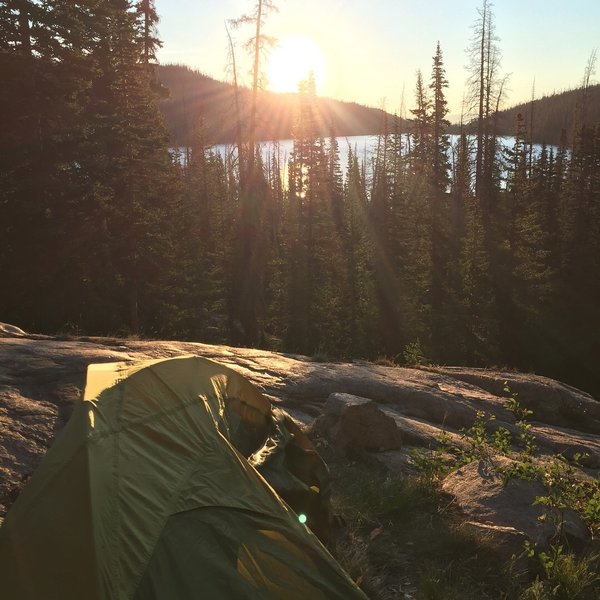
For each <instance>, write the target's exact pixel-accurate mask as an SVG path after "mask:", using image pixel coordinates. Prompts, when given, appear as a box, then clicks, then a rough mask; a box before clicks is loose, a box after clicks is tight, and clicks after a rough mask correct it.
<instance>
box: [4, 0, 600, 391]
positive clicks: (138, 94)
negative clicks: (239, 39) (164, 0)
mask: <svg viewBox="0 0 600 600" xmlns="http://www.w3.org/2000/svg"><path fill="white" fill-rule="evenodd" d="M257 4H262V2H259V3H257ZM265 6H266V7H268V6H272V3H271V2H266V3H265ZM264 18H266V15H265V14H264V13H263V14H261V15H259V16H258V17H256V22H254V23H253V25H252V27H253V31H255V32H256V37H255V44H256V45H259V44H260V43H261V41H262V35H263V34H262V33H261V25H262V23H263V20H264ZM156 20H157V17H156V12H155V10H154V7H153V2H152V1H151V0H142V1H140V2H132V1H130V0H94V1H93V2H92V1H84V2H77V3H73V2H70V1H67V0H48V1H46V2H43V3H42V2H35V1H33V0H31V1H29V0H13V1H12V2H3V3H1V4H0V69H1V72H2V75H3V86H2V88H1V90H0V119H1V120H2V122H1V124H0V186H1V187H0V190H1V194H2V195H1V200H0V236H1V237H0V239H1V242H0V272H1V273H2V290H3V291H2V294H1V296H0V317H1V319H2V320H3V321H8V322H13V323H15V324H17V325H19V326H21V327H25V328H29V329H32V330H36V331H40V332H51V333H56V332H63V333H82V334H90V335H91V334H113V335H130V334H135V335H143V336H148V337H150V336H156V337H158V336H160V337H163V338H178V339H192V340H200V341H212V342H229V343H235V344H241V345H253V346H262V347H269V348H274V349H279V350H284V351H292V352H299V353H304V354H308V355H315V356H328V357H331V358H333V357H340V358H351V357H355V358H359V357H360V358H371V359H374V358H377V357H387V358H388V359H391V360H396V361H399V362H409V363H413V362H418V361H424V360H429V361H435V362H437V363H448V364H460V363H462V364H470V365H490V364H495V365H502V366H510V367H515V368H519V369H522V370H534V371H537V372H540V373H544V374H548V375H551V376H554V377H557V378H561V379H563V380H565V381H567V382H571V383H573V384H575V385H578V386H580V387H582V388H584V389H587V390H588V391H591V392H593V393H596V394H600V370H599V369H598V364H599V361H600V342H599V340H598V335H597V331H596V329H597V326H598V323H599V322H600V318H599V317H600V124H598V123H597V122H595V123H594V122H593V121H591V120H590V119H589V118H588V117H589V114H590V111H588V110H586V108H587V106H588V105H589V90H590V87H591V86H590V85H584V87H583V88H582V89H581V90H579V92H574V93H575V94H576V97H577V101H576V103H575V108H574V113H573V116H572V119H573V125H572V128H571V131H572V134H570V135H569V133H568V132H567V131H562V132H559V133H557V135H558V137H559V139H560V143H559V144H558V146H557V147H546V146H544V147H543V148H542V149H541V152H534V149H533V146H532V145H531V144H530V143H529V140H530V137H529V132H530V128H531V123H532V121H533V124H534V130H535V127H536V125H535V116H534V118H533V119H531V118H527V117H526V115H525V114H524V113H518V114H517V115H516V116H515V122H514V127H513V135H514V136H515V137H514V140H515V141H514V145H513V146H512V147H511V148H509V149H508V150H502V149H501V147H500V145H499V142H498V135H499V133H500V131H499V127H498V119H497V112H498V106H499V105H500V102H499V101H498V100H499V97H500V95H501V94H502V77H501V75H500V73H498V72H497V69H496V66H497V65H498V64H499V60H498V53H499V48H497V46H496V43H495V42H494V41H493V39H492V37H491V32H492V31H493V27H492V25H493V15H492V13H491V12H490V10H489V4H488V3H487V1H484V2H483V5H482V10H481V11H480V13H479V16H478V20H477V22H476V24H475V27H474V29H473V31H474V38H473V40H472V47H473V48H474V49H475V50H476V51H475V52H472V59H473V65H472V67H471V80H470V90H471V92H472V96H473V106H474V114H475V118H474V121H473V125H472V132H471V133H470V134H469V135H467V132H466V130H465V129H464V128H463V129H462V130H461V134H460V136H459V138H458V141H457V142H456V144H454V145H451V142H450V138H449V136H448V130H449V123H448V121H447V112H448V109H447V104H446V100H445V90H446V88H447V85H448V83H447V80H446V75H445V69H444V63H443V56H442V51H441V49H440V46H439V45H438V47H437V48H436V49H433V50H434V51H435V53H434V56H433V62H432V66H431V71H430V73H431V74H430V76H424V75H422V74H421V73H419V74H418V77H417V81H416V90H415V96H414V102H413V108H412V110H411V115H412V119H411V125H410V127H411V132H410V136H409V137H408V139H407V138H406V136H401V135H400V133H401V132H400V127H399V126H398V123H396V122H393V121H392V122H389V123H387V124H386V121H385V120H384V122H383V123H382V124H381V126H380V127H381V131H382V133H381V135H380V136H379V143H378V147H377V151H376V152H375V154H374V156H369V157H366V158H365V157H363V156H356V155H354V154H353V153H352V152H350V156H349V159H348V163H347V164H346V165H341V164H340V158H339V149H338V147H337V142H336V139H335V134H336V133H337V132H336V131H335V125H333V126H332V124H331V122H330V121H329V118H328V117H327V116H323V114H322V113H321V108H320V107H321V106H322V105H321V104H320V103H319V102H318V99H317V98H316V95H315V89H314V82H313V81H312V80H311V79H310V78H309V79H308V80H307V81H306V82H303V84H302V85H301V87H300V91H299V94H298V100H297V103H296V108H295V116H294V126H293V131H292V136H293V140H294V147H293V153H292V156H291V158H290V161H289V164H288V165H282V164H280V163H279V160H278V158H277V157H276V156H274V157H273V159H272V160H271V161H270V162H265V161H263V160H262V159H261V156H260V154H259V153H258V152H257V150H256V141H257V139H260V138H259V137H258V136H259V133H260V130H259V124H258V117H257V112H258V111H257V98H258V96H259V94H258V89H257V87H256V81H257V80H258V78H257V77H256V78H255V85H254V86H253V89H252V90H250V97H249V100H248V102H249V108H248V110H249V114H248V118H247V119H245V120H244V121H242V119H241V118H240V113H239V110H236V107H235V97H234V106H233V107H232V109H231V115H230V117H229V119H230V122H231V123H232V124H233V129H234V139H235V146H236V152H234V153H231V154H229V155H226V156H222V155H220V154H217V153H215V152H213V151H211V149H210V144H211V143H212V142H213V141H214V140H213V139H211V133H210V128H209V125H208V124H207V123H206V119H204V118H203V115H195V118H194V119H193V122H192V123H191V124H190V131H191V134H190V138H189V143H188V148H187V151H186V159H185V160H177V159H175V158H174V157H173V156H172V155H171V154H170V153H169V150H168V148H169V145H170V144H172V143H173V141H172V140H169V138H168V135H167V130H166V128H165V125H164V123H163V121H162V118H161V114H160V111H159V108H158V104H159V102H160V100H161V99H164V97H165V91H164V87H163V86H162V85H161V84H160V83H159V82H158V80H157V77H156V68H155V64H154V63H155V58H154V52H155V50H156V48H157V44H158V43H159V42H158V40H157V34H156V28H155V24H156ZM478 48H479V49H481V52H478V51H477V49H478ZM255 57H256V58H255V62H254V71H255V73H257V72H258V70H259V69H260V59H259V53H258V52H256V54H255ZM588 83H589V81H588ZM570 118H571V117H570ZM324 131H328V132H330V134H332V135H331V136H329V137H327V136H325V135H324V133H323V132H324Z"/></svg>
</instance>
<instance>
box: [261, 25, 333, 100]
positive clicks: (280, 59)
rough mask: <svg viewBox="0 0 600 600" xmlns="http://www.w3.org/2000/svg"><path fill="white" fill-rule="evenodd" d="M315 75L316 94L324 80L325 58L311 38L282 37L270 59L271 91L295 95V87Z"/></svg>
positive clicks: (269, 77)
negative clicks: (309, 76) (311, 73)
mask: <svg viewBox="0 0 600 600" xmlns="http://www.w3.org/2000/svg"><path fill="white" fill-rule="evenodd" d="M311 71H312V72H313V73H314V76H315V83H316V84H317V92H318V91H319V89H321V87H322V85H323V82H324V79H325V57H324V55H323V52H322V50H321V49H320V48H319V46H318V45H317V44H316V43H315V42H314V41H312V40H311V39H310V38H307V37H302V36H290V37H285V38H283V39H282V40H281V41H280V43H279V44H278V45H277V47H276V48H275V49H274V50H273V51H272V53H271V55H270V57H269V66H268V70H267V78H268V86H269V89H271V90H272V91H274V92H297V91H298V84H299V83H300V82H301V81H302V80H303V79H306V78H307V77H308V74H309V73H310V72H311Z"/></svg>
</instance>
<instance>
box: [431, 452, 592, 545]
mask: <svg viewBox="0 0 600 600" xmlns="http://www.w3.org/2000/svg"><path fill="white" fill-rule="evenodd" d="M495 462H497V463H499V464H496V465H495V467H496V468H498V467H500V468H502V467H507V466H508V464H509V463H510V462H511V461H510V460H508V459H506V458H503V457H497V459H496V461H495ZM442 488H443V490H444V491H445V492H446V493H448V494H451V495H452V496H454V497H455V498H456V501H457V502H458V504H459V505H460V506H461V509H462V512H463V513H464V515H465V517H466V519H467V523H468V524H473V526H474V527H475V528H478V529H479V530H482V529H484V528H485V529H487V530H488V532H489V533H494V534H495V535H496V537H497V538H499V539H503V538H505V537H506V536H508V537H511V538H512V537H513V536H514V535H515V534H517V535H520V536H523V537H525V538H527V539H529V540H530V541H532V542H534V543H535V544H537V545H540V546H541V547H546V546H548V544H549V543H550V542H551V541H552V540H553V538H554V536H555V535H556V532H557V528H558V527H559V526H560V527H561V528H562V531H563V533H564V534H565V535H567V536H568V537H569V538H570V540H572V541H575V542H579V543H584V542H585V541H586V540H587V538H588V531H587V528H586V526H585V524H584V523H583V521H582V520H581V519H580V518H579V517H578V516H577V514H576V513H574V512H573V511H572V510H569V509H563V510H561V511H558V510H554V509H550V508H548V507H545V506H541V505H539V504H534V502H535V499H536V498H537V497H539V496H544V495H545V493H546V492H545V490H544V487H543V486H542V485H541V484H540V483H539V482H536V481H526V480H523V479H516V478H512V479H509V481H508V482H505V481H504V480H503V478H502V477H501V476H500V475H499V474H498V472H497V471H496V469H492V468H490V464H489V463H487V462H486V461H482V460H480V461H474V462H472V463H469V464H468V465H465V466H464V467H461V468H460V469H457V470H456V471H455V472H454V473H452V474H450V475H449V476H448V477H446V479H445V480H444V483H443V485H442ZM559 524H560V525H559Z"/></svg>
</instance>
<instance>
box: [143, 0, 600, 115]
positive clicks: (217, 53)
mask: <svg viewBox="0 0 600 600" xmlns="http://www.w3.org/2000/svg"><path fill="white" fill-rule="evenodd" d="M275 3H276V4H277V6H278V7H279V14H274V15H272V16H271V17H269V19H268V22H267V25H266V28H265V33H267V34H269V35H273V36H275V37H277V38H278V39H279V41H280V43H281V46H282V48H281V50H280V51H279V52H273V62H274V63H275V62H276V61H279V63H280V64H281V63H282V62H283V64H289V65H290V66H289V68H288V69H285V68H283V69H281V68H279V69H277V68H276V67H275V66H273V67H272V69H271V70H269V68H268V67H267V68H266V69H265V70H266V71H267V73H268V74H269V77H270V80H271V81H270V85H269V88H270V89H274V90H275V91H279V90H280V89H283V88H284V87H285V86H286V85H288V86H289V85H294V81H293V80H294V78H300V77H301V75H302V73H303V72H304V70H305V69H307V68H310V67H312V68H313V69H314V70H315V71H316V75H317V93H318V94H319V95H320V96H327V97H331V98H337V99H340V100H347V101H354V102H359V103H361V104H366V105H369V106H376V107H380V106H382V105H384V106H385V108H386V110H388V111H389V112H400V107H401V104H402V95H403V90H404V97H405V104H406V109H407V110H408V109H410V108H412V107H413V104H414V88H415V80H416V77H415V74H416V71H417V69H421V70H422V71H423V75H424V77H425V79H426V80H427V81H428V80H429V76H430V73H431V65H432V56H433V54H434V52H435V47H436V44H437V42H438V40H439V42H440V44H441V48H442V52H443V56H444V64H445V67H446V74H447V78H448V81H449V84H450V87H449V89H448V91H447V99H448V102H449V105H450V106H449V107H450V113H451V116H452V117H457V116H458V115H459V114H460V111H461V103H462V97H463V92H464V87H465V81H466V79H467V76H468V75H467V72H466V69H465V65H466V64H467V62H468V59H467V54H466V48H467V46H468V45H469V41H470V39H471V36H472V33H473V31H472V26H473V23H474V22H475V20H476V18H477V8H478V7H479V6H480V5H481V1H480V0H368V1H365V0H275ZM155 4H156V8H157V11H158V13H159V15H160V17H161V22H160V24H159V35H160V38H161V39H162V40H163V43H164V46H163V48H162V49H161V51H160V53H159V60H160V62H162V63H181V64H185V65H188V66H190V67H192V68H195V69H198V70H200V71H202V72H203V73H205V74H207V75H210V76H211V77H214V78H215V79H220V80H225V81H229V80H230V79H231V77H230V74H228V73H227V71H226V69H227V63H228V59H227V55H228V42H227V35H226V32H225V25H224V23H225V21H226V20H227V19H231V18H236V17H239V16H241V15H242V14H243V13H250V12H251V11H252V9H253V7H254V5H255V0H204V1H202V2H200V1H198V0H155ZM493 11H494V14H495V23H496V32H497V35H498V37H499V38H500V42H499V44H500V48H501V52H502V72H503V73H511V77H510V80H509V96H508V105H513V104H517V103H518V102H521V101H526V100H528V99H529V98H530V97H531V93H532V85H533V83H534V80H535V91H536V96H537V97H539V96H542V95H544V94H550V93H552V92H554V91H562V90H565V89H568V88H572V87H576V86H577V85H579V83H580V82H581V80H582V77H583V72H584V69H585V66H586V64H587V61H588V58H589V57H590V54H591V52H592V51H593V50H594V49H595V48H597V49H598V53H599V55H600V0H569V1H568V2H566V1H564V0H496V2H495V3H494V5H493ZM233 35H234V37H235V39H236V41H238V42H240V43H241V42H243V41H245V40H246V39H247V38H248V37H250V35H251V31H250V28H249V27H247V28H245V29H244V30H238V31H235V32H233ZM289 38H292V39H291V40H290V39H289ZM298 47H301V48H303V49H304V53H305V54H306V55H308V56H310V57H311V58H310V60H309V61H307V62H309V63H310V64H309V65H308V66H307V65H306V64H304V63H303V62H302V61H298V60H296V61H294V62H292V59H291V56H294V55H298V51H297V48H298ZM286 48H287V50H286ZM236 56H237V60H238V62H242V59H244V61H245V62H243V63H242V66H241V67H240V71H242V73H241V74H242V75H243V76H244V77H245V83H249V82H250V77H249V75H248V71H249V63H248V62H247V61H246V59H245V57H244V56H243V51H242V50H241V49H240V50H238V52H237V55H236ZM286 57H287V58H288V60H287V61H286ZM598 63H599V64H598V69H597V73H596V76H595V78H594V79H595V80H596V81H597V80H598V79H599V75H600V57H599V61H598ZM296 73H298V74H297V75H296ZM284 78H286V79H287V83H284V81H283V80H284ZM290 79H291V83H290Z"/></svg>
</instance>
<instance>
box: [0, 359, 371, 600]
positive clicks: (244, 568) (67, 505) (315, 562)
mask: <svg viewBox="0 0 600 600" xmlns="http://www.w3.org/2000/svg"><path fill="white" fill-rule="evenodd" d="M274 426H275V432H276V435H275V436H272V437H271V438H269V437H268V436H267V439H266V441H267V444H266V446H267V447H268V448H267V450H266V451H261V448H264V446H265V436H266V432H269V431H272V430H273V428H274ZM290 429H291V430H293V427H290V428H288V427H286V426H285V419H284V418H283V417H282V415H281V412H280V411H279V412H277V411H275V412H274V411H273V410H272V409H271V405H270V403H269V401H268V400H267V399H266V398H265V397H264V396H262V395H261V394H260V392H259V391H258V390H257V389H256V388H255V387H254V386H252V384H250V382H248V381H247V380H246V379H244V378H243V377H242V376H241V375H239V374H238V373H236V372H234V371H232V370H231V369H228V368H227V367H224V366H222V365H219V364H217V363H214V362H212V361H209V360H206V359H203V358H200V357H195V356H189V357H178V358H174V359H167V360H160V361H150V362H147V363H143V364H141V365H136V366H131V365H128V364H124V363H112V364H103V365H90V367H89V369H88V380H87V384H86V390H85V393H84V398H83V401H82V402H79V403H78V404H77V405H76V407H75V409H74V412H73V415H72V417H71V419H70V421H69V423H68V424H67V425H66V427H65V428H64V429H63V431H62V432H61V433H60V434H59V436H58V437H57V439H56V441H55V443H54V444H53V446H52V447H51V448H50V450H49V451H48V453H47V454H46V456H45V457H44V460H43V461H42V463H41V465H40V466H39V468H38V470H37V471H36V472H35V473H34V475H33V476H32V477H31V479H30V481H29V482H28V484H27V485H26V487H25V489H24V490H23V491H22V493H21V495H20V496H19V498H18V499H17V501H16V502H15V504H14V505H13V506H12V508H11V509H10V511H9V513H8V514H7V516H6V519H5V521H4V523H3V525H2V527H1V528H0V577H1V581H2V590H3V595H4V594H5V595H6V597H7V598H21V599H25V600H26V599H29V598H32V599H33V598H36V599H38V598H45V599H49V600H53V599H54V598H57V599H58V598H60V599H63V600H64V599H70V598H73V599H82V598H86V599H90V600H95V599H98V600H100V599H102V600H109V599H110V600H120V599H133V598H135V599H137V600H140V599H144V600H146V599H151V598H152V599H154V598H156V599H171V598H172V599H181V600H186V599H190V600H191V599H192V598H194V599H198V598H264V599H266V598H301V597H302V598H303V599H304V600H306V598H311V599H319V598H323V599H325V598H327V599H335V598H339V599H342V598H343V599H352V598H365V596H364V594H363V593H362V592H361V591H360V590H359V589H358V587H357V586H356V585H355V584H354V583H353V582H352V580H351V579H350V578H349V577H348V576H347V575H346V574H345V573H344V572H343V571H342V569H341V568H340V567H339V565H338V564H337V563H336V562H335V560H334V559H333V558H332V557H331V556H330V555H329V553H328V552H327V550H326V549H325V548H324V547H323V546H322V544H321V543H320V542H319V540H318V539H317V537H316V536H315V535H314V534H313V533H312V532H311V531H310V530H309V529H308V528H307V527H306V526H305V525H303V524H301V523H299V521H298V518H297V515H296V514H295V513H294V512H293V511H292V510H291V509H290V508H289V506H288V505H287V504H285V503H284V502H283V501H282V500H281V499H280V497H279V496H278V495H277V494H276V493H275V491H274V490H273V488H272V487H271V486H270V485H269V484H268V483H267V482H266V481H265V479H264V478H263V477H262V476H261V475H260V474H259V473H258V471H257V470H256V469H255V468H254V467H253V466H252V465H251V464H250V463H249V462H248V460H246V458H245V457H244V454H246V455H250V456H254V460H255V461H256V462H257V464H259V466H260V465H263V466H265V465H266V467H265V468H266V470H267V471H268V470H269V469H270V470H271V471H273V472H277V465H278V464H280V463H282V459H281V457H282V456H283V457H284V459H285V456H286V455H287V454H289V455H290V457H291V458H290V463H291V464H292V465H293V463H294V455H296V456H299V457H302V456H305V457H309V459H310V460H314V456H313V454H311V450H310V447H309V443H308V442H307V441H306V440H303V438H302V436H301V435H298V436H296V435H295V434H294V433H293V431H292V432H291V433H290ZM278 436H279V438H282V437H283V438H285V437H286V436H287V437H288V438H294V440H296V439H297V440H298V441H297V442H295V443H294V442H292V443H289V444H287V446H286V445H285V444H283V445H282V444H281V443H280V442H281V439H280V440H279V442H278V441H277V438H278ZM273 440H274V441H273ZM288 442H289V440H288ZM282 447H283V448H284V451H283V453H282V452H273V451H272V450H273V449H274V448H282ZM286 447H287V448H289V449H291V452H289V453H287V454H286V449H285V448H286ZM269 448H270V449H271V451H272V452H271V454H272V455H273V456H275V458H274V459H272V460H269V459H268V458H267V459H265V456H264V454H265V453H266V454H267V455H269ZM252 453H254V455H253V454H252ZM256 454H258V455H261V454H262V455H263V456H262V457H260V456H259V458H257V457H256ZM283 462H285V460H283ZM297 464H298V465H302V461H301V460H298V461H297ZM308 464H310V461H309V463H308ZM301 471H302V469H296V474H293V473H291V472H290V473H288V475H282V476H281V477H280V479H281V480H282V481H284V482H285V481H287V482H288V486H287V487H288V488H294V486H296V488H298V486H300V487H301V486H303V485H304V486H308V487H307V489H309V490H311V491H312V492H313V493H317V492H318V491H319V490H318V488H319V486H318V482H319V481H320V480H321V475H322V474H321V475H320V474H319V472H318V469H317V470H316V471H315V470H314V469H313V470H312V471H310V470H309V471H310V473H308V474H303V473H302V472H301ZM311 473H312V475H311ZM313 479H314V480H315V481H316V482H317V484H316V485H313V484H312V480H313ZM289 481H292V482H293V484H289ZM309 484H310V485H309ZM284 487H285V485H284Z"/></svg>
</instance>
